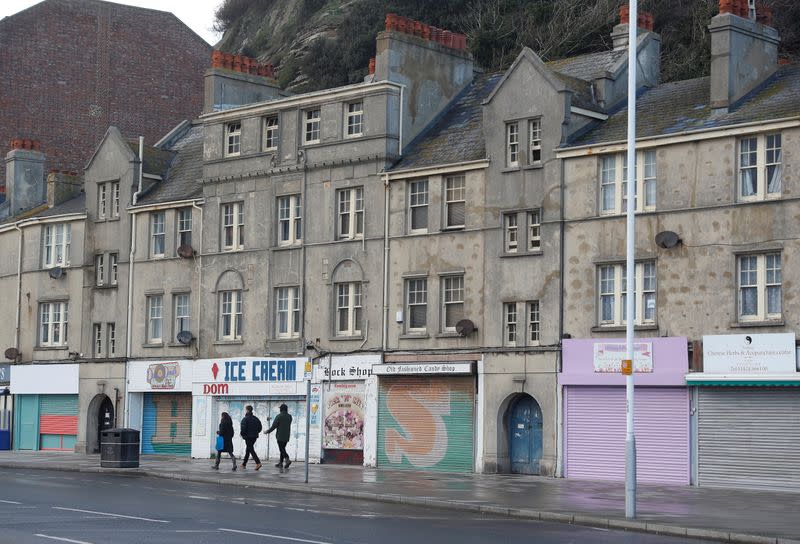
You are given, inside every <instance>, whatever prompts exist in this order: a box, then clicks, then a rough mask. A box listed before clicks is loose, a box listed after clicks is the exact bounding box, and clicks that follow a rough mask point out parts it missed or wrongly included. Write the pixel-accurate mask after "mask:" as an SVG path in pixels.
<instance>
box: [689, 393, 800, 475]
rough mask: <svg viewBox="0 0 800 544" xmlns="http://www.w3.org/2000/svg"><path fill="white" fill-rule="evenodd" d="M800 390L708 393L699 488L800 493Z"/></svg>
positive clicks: (703, 400) (702, 400)
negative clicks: (799, 454)
mask: <svg viewBox="0 0 800 544" xmlns="http://www.w3.org/2000/svg"><path fill="white" fill-rule="evenodd" d="M799 414H800V388H770V389H758V388H739V387H736V388H724V389H716V388H702V389H700V393H699V406H698V432H697V446H698V484H699V485H707V486H715V487H737V488H751V489H770V490H786V491H797V490H798V489H800V463H798V462H797V451H798V448H799V447H800V415H799Z"/></svg>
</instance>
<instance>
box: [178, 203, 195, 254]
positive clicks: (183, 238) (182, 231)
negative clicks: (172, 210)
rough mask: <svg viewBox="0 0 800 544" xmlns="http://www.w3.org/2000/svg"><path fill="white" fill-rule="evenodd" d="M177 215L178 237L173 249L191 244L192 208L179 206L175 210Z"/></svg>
mask: <svg viewBox="0 0 800 544" xmlns="http://www.w3.org/2000/svg"><path fill="white" fill-rule="evenodd" d="M177 216H178V239H177V243H178V244H177V245H176V246H175V249H176V250H177V248H179V247H181V246H189V247H191V245H192V209H191V208H181V209H180V210H178V212H177Z"/></svg>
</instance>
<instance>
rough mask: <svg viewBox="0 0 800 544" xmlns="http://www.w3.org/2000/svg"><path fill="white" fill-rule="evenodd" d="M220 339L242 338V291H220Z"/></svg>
mask: <svg viewBox="0 0 800 544" xmlns="http://www.w3.org/2000/svg"><path fill="white" fill-rule="evenodd" d="M219 339H220V340H228V341H230V340H241V339H242V292H241V291H240V290H235V291H220V293H219Z"/></svg>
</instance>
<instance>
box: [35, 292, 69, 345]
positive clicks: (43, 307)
mask: <svg viewBox="0 0 800 544" xmlns="http://www.w3.org/2000/svg"><path fill="white" fill-rule="evenodd" d="M68 322H69V303H68V302H43V303H42V304H40V305H39V345H40V346H44V347H61V346H66V345H67V332H68V330H67V327H68Z"/></svg>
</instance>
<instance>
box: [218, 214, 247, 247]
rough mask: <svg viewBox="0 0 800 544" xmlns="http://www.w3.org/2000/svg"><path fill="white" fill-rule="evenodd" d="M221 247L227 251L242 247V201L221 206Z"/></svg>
mask: <svg viewBox="0 0 800 544" xmlns="http://www.w3.org/2000/svg"><path fill="white" fill-rule="evenodd" d="M222 247H223V249H225V250H228V251H233V250H237V249H242V248H244V202H231V203H229V204H223V206H222Z"/></svg>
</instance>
